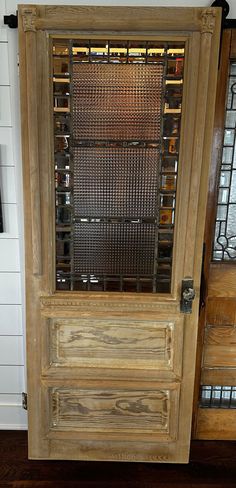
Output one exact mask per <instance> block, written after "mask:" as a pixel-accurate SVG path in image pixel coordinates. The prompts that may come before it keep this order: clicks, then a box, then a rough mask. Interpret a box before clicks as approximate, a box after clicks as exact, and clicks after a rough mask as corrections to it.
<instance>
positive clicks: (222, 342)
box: [204, 325, 236, 367]
mask: <svg viewBox="0 0 236 488" xmlns="http://www.w3.org/2000/svg"><path fill="white" fill-rule="evenodd" d="M204 366H205V367H222V366H224V367H232V366H236V326H226V325H225V326H222V327H220V326H214V327H207V330H206V336H205V354H204Z"/></svg>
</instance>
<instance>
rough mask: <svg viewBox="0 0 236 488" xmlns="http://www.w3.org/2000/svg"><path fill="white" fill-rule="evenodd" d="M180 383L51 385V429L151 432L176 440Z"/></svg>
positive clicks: (125, 432) (124, 432) (127, 432)
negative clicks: (143, 386) (149, 386)
mask: <svg viewBox="0 0 236 488" xmlns="http://www.w3.org/2000/svg"><path fill="white" fill-rule="evenodd" d="M178 390H179V388H178V385H174V386H173V385H170V386H166V385H165V386H163V387H162V388H161V387H159V389H153V390H148V389H145V390H141V389H138V390H135V389H131V388H129V389H128V390H127V389H124V388H118V387H117V389H115V388H114V389H113V388H112V389H111V388H104V389H97V388H89V389H75V388H60V387H59V388H52V389H50V390H49V396H50V404H51V419H50V420H51V425H52V427H51V429H52V430H65V429H66V430H72V431H77V432H81V433H82V432H85V433H92V432H93V433H100V434H103V433H104V429H105V435H106V438H108V437H109V434H118V435H119V434H123V438H124V434H125V436H126V435H127V436H128V435H131V436H132V434H151V435H152V437H153V436H155V438H159V437H163V436H164V437H165V439H166V440H171V439H172V440H173V439H174V438H175V436H176V430H177V424H178V421H177V419H178V415H177V413H178V412H177V405H178Z"/></svg>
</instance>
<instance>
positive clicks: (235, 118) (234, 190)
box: [213, 62, 236, 261]
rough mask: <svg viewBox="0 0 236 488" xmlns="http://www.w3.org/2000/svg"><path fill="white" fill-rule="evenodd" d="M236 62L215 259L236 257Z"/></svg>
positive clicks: (232, 69) (227, 120)
mask: <svg viewBox="0 0 236 488" xmlns="http://www.w3.org/2000/svg"><path fill="white" fill-rule="evenodd" d="M235 139H236V63H235V62H233V63H231V66H230V73H229V83H228V97H227V109H226V115H225V132H224V142H223V149H222V161H221V171H220V177H219V186H218V206H217V213H216V225H215V239H214V244H213V260H215V261H224V260H225V261H229V260H234V259H236V150H235V149H236V144H235Z"/></svg>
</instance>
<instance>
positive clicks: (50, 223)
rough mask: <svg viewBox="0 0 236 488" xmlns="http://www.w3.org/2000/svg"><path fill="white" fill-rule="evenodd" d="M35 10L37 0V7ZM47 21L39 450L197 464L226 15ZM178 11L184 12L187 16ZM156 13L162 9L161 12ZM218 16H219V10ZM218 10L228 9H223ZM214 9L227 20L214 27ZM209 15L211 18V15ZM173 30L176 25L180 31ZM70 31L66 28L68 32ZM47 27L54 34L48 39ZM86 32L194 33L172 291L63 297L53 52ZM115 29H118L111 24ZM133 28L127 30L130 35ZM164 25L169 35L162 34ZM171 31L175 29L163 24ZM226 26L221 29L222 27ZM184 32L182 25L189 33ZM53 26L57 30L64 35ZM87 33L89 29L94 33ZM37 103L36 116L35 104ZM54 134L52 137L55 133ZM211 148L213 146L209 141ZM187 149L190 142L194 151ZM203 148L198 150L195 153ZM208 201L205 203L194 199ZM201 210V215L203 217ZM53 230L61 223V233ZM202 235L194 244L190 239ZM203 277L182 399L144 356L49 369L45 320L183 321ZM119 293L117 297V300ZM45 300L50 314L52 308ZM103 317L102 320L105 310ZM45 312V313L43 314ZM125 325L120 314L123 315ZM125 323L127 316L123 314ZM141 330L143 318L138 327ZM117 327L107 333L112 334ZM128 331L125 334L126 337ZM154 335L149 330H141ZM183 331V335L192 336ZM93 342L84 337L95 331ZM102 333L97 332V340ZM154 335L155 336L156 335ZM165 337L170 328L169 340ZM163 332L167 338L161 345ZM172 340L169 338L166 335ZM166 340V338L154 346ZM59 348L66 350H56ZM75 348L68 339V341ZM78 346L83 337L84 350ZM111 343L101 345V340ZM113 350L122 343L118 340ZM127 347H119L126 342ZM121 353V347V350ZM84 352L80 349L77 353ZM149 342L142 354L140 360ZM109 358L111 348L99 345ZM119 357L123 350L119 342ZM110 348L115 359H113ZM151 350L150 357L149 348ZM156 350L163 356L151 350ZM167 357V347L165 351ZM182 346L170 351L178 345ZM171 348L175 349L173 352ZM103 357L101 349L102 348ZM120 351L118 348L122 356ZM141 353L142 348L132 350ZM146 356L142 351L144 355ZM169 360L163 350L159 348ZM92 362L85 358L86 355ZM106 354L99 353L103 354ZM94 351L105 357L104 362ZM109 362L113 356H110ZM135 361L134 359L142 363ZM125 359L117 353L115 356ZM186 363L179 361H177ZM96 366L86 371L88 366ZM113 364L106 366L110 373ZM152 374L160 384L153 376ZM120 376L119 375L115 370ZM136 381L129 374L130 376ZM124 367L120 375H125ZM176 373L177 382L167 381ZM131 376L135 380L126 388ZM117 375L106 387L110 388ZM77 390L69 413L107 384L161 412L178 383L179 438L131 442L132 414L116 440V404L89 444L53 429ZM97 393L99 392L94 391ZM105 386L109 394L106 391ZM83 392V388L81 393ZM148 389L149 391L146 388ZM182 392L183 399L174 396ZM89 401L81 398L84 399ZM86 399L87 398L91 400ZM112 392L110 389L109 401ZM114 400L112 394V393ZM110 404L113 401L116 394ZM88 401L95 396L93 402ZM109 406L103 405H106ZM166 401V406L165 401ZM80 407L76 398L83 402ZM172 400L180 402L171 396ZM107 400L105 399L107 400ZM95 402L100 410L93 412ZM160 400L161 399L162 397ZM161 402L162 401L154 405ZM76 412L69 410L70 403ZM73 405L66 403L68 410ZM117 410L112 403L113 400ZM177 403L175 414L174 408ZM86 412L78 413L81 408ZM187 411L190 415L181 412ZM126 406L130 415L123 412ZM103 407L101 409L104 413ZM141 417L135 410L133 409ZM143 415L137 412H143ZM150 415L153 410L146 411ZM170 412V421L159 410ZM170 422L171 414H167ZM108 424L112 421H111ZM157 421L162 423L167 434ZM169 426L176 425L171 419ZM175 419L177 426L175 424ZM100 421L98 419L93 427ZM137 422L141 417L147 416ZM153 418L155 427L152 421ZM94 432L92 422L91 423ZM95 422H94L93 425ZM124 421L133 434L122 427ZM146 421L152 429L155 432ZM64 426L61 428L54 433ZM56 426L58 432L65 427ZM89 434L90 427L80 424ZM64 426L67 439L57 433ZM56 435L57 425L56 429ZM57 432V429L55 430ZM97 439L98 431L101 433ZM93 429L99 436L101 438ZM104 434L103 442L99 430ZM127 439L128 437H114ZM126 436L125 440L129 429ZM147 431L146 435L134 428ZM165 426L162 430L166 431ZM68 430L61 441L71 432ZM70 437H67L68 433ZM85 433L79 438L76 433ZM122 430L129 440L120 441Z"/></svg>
mask: <svg viewBox="0 0 236 488" xmlns="http://www.w3.org/2000/svg"><path fill="white" fill-rule="evenodd" d="M27 8H28V7H27ZM35 8H36V14H37V15H36V18H35V17H34V22H33V28H35V29H36V34H32V33H30V35H31V34H32V35H36V36H37V42H36V53H37V56H36V59H37V73H38V78H37V86H36V91H37V97H36V98H37V100H39V103H38V106H37V109H38V122H39V125H38V126H37V127H36V128H35V127H34V128H33V130H35V133H37V137H38V149H39V165H40V168H39V182H38V183H39V185H38V188H37V190H38V194H40V191H42V190H41V189H43V198H41V217H42V221H41V228H40V232H41V237H42V263H43V274H42V276H40V277H38V276H37V277H36V276H33V274H32V270H33V252H32V239H31V221H32V220H33V219H34V214H35V215H36V216H37V212H36V213H35V210H36V209H35V208H34V207H33V206H30V208H27V209H26V241H27V251H26V258H27V259H26V275H27V324H28V325H27V329H28V332H27V349H28V386H29V439H30V447H29V454H30V457H33V458H35V459H40V458H43V457H44V458H50V459H58V458H65V459H69V458H70V457H71V458H72V459H78V458H81V459H103V460H105V459H109V460H131V461H150V462H162V461H163V462H187V460H188V455H189V439H190V429H191V412H192V390H193V380H194V357H195V345H196V330H197V317H198V296H199V283H200V259H201V249H202V234H203V221H204V215H205V193H206V178H207V171H208V160H209V151H210V144H211V124H212V112H213V110H209V106H208V102H209V101H210V107H211V108H212V107H213V104H214V95H215V81H216V67H217V61H216V58H217V49H218V37H219V29H220V15H219V13H217V12H216V10H211V11H209V13H206V11H205V9H187V10H186V16H185V12H184V10H185V9H184V10H183V9H180V10H178V9H170V10H169V9H161V10H160V11H159V9H152V8H151V9H149V8H147V9H146V8H145V9H137V8H135V9H131V10H130V8H129V7H128V8H122V9H118V10H116V9H113V8H109V9H108V10H107V9H106V8H100V7H99V8H96V7H91V8H90V7H68V8H67V7H63V9H60V7H56V6H54V7H53V6H47V7H45V6H41V5H40V6H36V7H35ZM177 10H178V13H177ZM154 11H155V15H154ZM213 13H214V14H213ZM215 14H216V16H214V15H215ZM212 17H214V21H215V30H214V25H213V24H214V22H213V24H211V20H212ZM208 20H209V22H208ZM19 25H20V39H21V57H22V61H23V62H22V64H21V85H22V100H23V103H22V111H23V115H22V120H24V121H25V122H26V124H27V127H28V113H29V111H30V106H31V104H32V103H33V101H32V100H31V101H29V99H28V87H27V89H26V88H25V86H27V85H26V81H27V72H29V70H30V66H29V64H28V60H27V57H26V56H25V52H26V50H27V49H26V35H28V34H29V32H26V33H24V32H23V25H22V7H20V8H19ZM170 27H171V28H172V31H171V32H168V28H170ZM62 28H63V29H64V32H63V33H62V32H61V30H60V29H62ZM47 29H49V30H50V34H49V35H48V32H47ZM74 29H77V32H76V35H78V29H80V30H83V29H88V31H89V32H91V33H93V34H94V35H99V34H100V35H104V32H102V29H105V30H106V38H109V35H108V34H107V29H109V30H110V34H111V36H114V35H115V36H116V37H117V38H119V39H121V38H122V36H123V38H124V36H125V38H127V35H128V37H129V36H131V37H132V36H136V37H139V36H141V37H140V38H142V39H145V36H146V38H148V39H150V38H151V37H152V36H153V39H156V38H157V37H158V39H159V40H160V39H162V40H167V39H168V40H169V41H171V40H173V41H174V42H176V41H177V39H179V40H184V42H186V68H185V82H186V90H185V93H184V114H183V131H182V138H183V141H182V143H181V144H182V145H181V165H180V166H181V169H180V175H179V178H178V192H179V194H178V196H177V207H176V215H177V220H176V224H177V227H176V228H177V231H176V233H175V251H174V265H173V287H172V294H170V295H168V296H164V295H161V294H159V295H157V296H155V295H146V296H144V294H137V295H136V294H127V295H126V296H125V294H122V293H121V294H108V293H104V294H100V293H99V294H96V293H94V294H93V293H88V294H86V293H78V294H76V293H68V294H67V293H59V294H57V293H55V264H54V263H55V261H54V242H55V240H54V238H55V235H54V232H55V231H54V203H53V202H54V191H53V175H52V164H51V161H52V154H53V151H52V117H51V114H50V107H51V102H50V100H51V98H50V96H51V90H52V88H51V87H49V86H48V80H49V79H50V55H49V48H50V42H51V37H50V36H53V35H54V36H57V35H59V36H60V35H64V36H66V35H71V31H72V30H74ZM112 29H113V31H112V32H111V30H112ZM124 29H125V30H126V33H124ZM158 29H159V31H158ZM163 29H164V30H163ZM213 30H214V32H213ZM177 31H178V32H177ZM52 32H53V34H52ZM83 35H85V31H83ZM25 107H27V112H26V111H25ZM28 138H29V131H28V129H27V130H26V129H25V127H23V146H24V148H23V153H24V176H25V177H24V181H25V202H26V204H27V201H28V200H29V199H30V198H31V196H30V187H31V178H30V177H31V176H33V175H32V174H31V172H30V158H29V140H28ZM50 138H51V140H50ZM32 144H33V146H34V148H33V149H34V151H36V150H37V147H36V139H34V141H33V142H32ZM203 145H204V148H203V147H202V146H203ZM185 148H186V149H185ZM192 156H193V157H192ZM194 199H196V202H195V201H194ZM192 214H194V218H193V220H192V219H191V217H192ZM52 229H53V230H52ZM190 241H191V245H189V242H190ZM189 273H191V275H192V277H193V279H194V281H195V283H196V299H195V302H194V306H193V313H192V315H191V316H188V317H186V318H184V321H183V325H184V336H183V344H184V347H183V355H182V357H181V358H180V356H181V354H180V356H179V357H178V354H179V352H178V353H177V354H176V356H175V357H176V358H178V368H179V371H180V370H181V369H182V367H183V378H182V381H181V385H180V388H181V395H180V400H179V398H178V395H177V394H176V395H174V391H177V390H178V388H179V384H178V383H177V386H176V385H175V386H173V385H174V382H173V378H170V377H169V378H168V379H167V378H166V375H165V373H166V372H165V371H164V370H161V369H160V368H159V367H156V369H154V368H153V369H152V370H151V369H150V370H148V369H144V368H140V364H141V363H139V361H140V362H141V361H144V359H142V358H140V357H139V358H133V362H136V365H135V368H136V369H129V368H128V367H126V368H121V367H120V368H118V367H115V368H112V367H111V368H108V367H103V368H100V369H99V368H95V367H94V366H93V367H87V368H84V367H83V368H82V367H81V368H80V369H77V371H76V368H74V367H72V368H68V367H65V366H63V367H62V368H57V367H56V366H55V367H54V368H51V367H49V368H48V370H47V371H46V370H45V369H44V367H45V364H47V361H48V355H49V353H50V350H52V345H51V344H50V335H49V336H47V335H46V333H45V334H44V332H42V331H43V330H45V321H46V320H48V319H54V320H58V319H60V318H65V319H66V320H68V321H69V320H70V319H71V318H72V319H78V318H79V319H82V318H83V319H91V318H93V319H96V320H103V319H104V317H105V318H106V319H107V320H112V321H114V320H115V321H117V320H118V321H119V320H126V321H130V323H131V324H133V322H134V321H136V320H140V321H145V322H147V323H148V322H149V321H153V320H154V321H157V322H158V321H162V320H163V321H165V322H168V323H175V321H176V320H177V319H180V317H181V318H182V316H180V310H179V298H180V296H179V295H180V285H181V280H182V278H183V276H184V275H185V274H189ZM115 295H116V296H115ZM40 308H41V310H40ZM94 314H95V315H96V317H95V316H94ZM42 318H43V319H42ZM114 323H115V322H114ZM118 323H119V322H118ZM131 327H132V325H131ZM104 332H105V328H104V331H103V336H104ZM63 334H64V335H63V344H65V339H67V340H68V339H69V340H70V336H69V337H68V335H67V334H65V332H63ZM117 334H118V336H119V331H118V330H116V332H115V334H114V333H113V335H115V336H116V337H117ZM142 334H144V333H143V329H142V326H140V335H142ZM181 337H182V335H181V334H180V338H181ZM83 340H84V339H83ZM89 340H90V341H91V336H90V338H89ZM142 340H143V341H144V342H145V338H144V335H143V336H142ZM158 340H159V336H158ZM158 340H157V342H158ZM162 340H163V339H162ZM178 341H179V339H177V342H176V344H175V345H174V354H175V349H176V350H177V349H178V350H179V347H180V351H181V350H182V349H181V348H182V343H181V340H180V341H179V342H178ZM70 346H71V344H67V345H66V349H67V354H68V350H70V353H69V356H70V357H71V354H73V351H71V349H70ZM154 346H155V348H157V347H158V346H157V344H156V343H155V344H154ZM53 347H54V346H53ZM63 347H64V348H65V346H63ZM76 347H77V348H78V345H77V346H76ZM98 347H100V346H98ZM112 347H113V346H112V345H110V348H112ZM117 349H119V347H118V348H117ZM112 351H113V349H112ZM77 352H78V351H77ZM138 352H139V349H138V350H137V351H136V354H137V356H138ZM99 354H100V352H99ZM109 354H110V356H111V349H110V353H109ZM109 354H108V356H109ZM142 354H144V353H143V352H142ZM142 354H141V355H142ZM151 354H154V353H153V352H151ZM162 354H163V353H162ZM168 354H170V353H168ZM168 354H167V355H168ZM95 355H96V354H95ZM114 355H115V356H116V355H117V351H116V352H115V353H114ZM130 355H131V354H130ZM139 355H140V354H139ZM156 356H157V360H158V356H159V357H160V353H159V352H156ZM84 359H85V358H84ZM94 359H96V358H94ZM94 359H93V360H94ZM108 360H109V357H108ZM131 360H132V358H129V359H128V361H131ZM113 361H114V363H115V361H116V357H113ZM174 362H175V359H174V360H173V364H174ZM85 370H86V374H85ZM102 371H106V375H105V379H104V378H103V376H102ZM149 371H150V381H148V375H149ZM108 372H109V375H108ZM123 372H125V373H124V374H125V375H126V376H125V380H124V376H123V377H122V375H123ZM119 374H120V378H119ZM154 374H156V378H157V377H158V376H159V377H158V381H159V383H160V384H159V386H157V385H156V384H155V381H154ZM166 380H167V381H166ZM124 382H125V386H124ZM105 383H106V384H105ZM48 388H52V389H55V390H53V391H56V390H58V391H59V390H60V389H61V390H63V389H64V390H67V391H69V390H70V395H69V396H68V398H67V400H66V401H64V403H63V402H62V403H61V405H63V408H65V414H66V412H67V411H68V412H69V413H70V412H71V411H70V408H72V407H71V404H70V399H72V400H73V391H74V390H75V391H76V392H78V395H81V394H82V393H83V392H86V394H84V397H83V401H84V402H85V407H86V408H89V411H93V412H94V411H95V412H97V411H99V408H101V407H102V409H103V405H104V404H101V399H99V400H98V398H97V397H95V398H94V397H93V396H91V395H89V393H88V391H91V390H92V391H93V392H94V391H97V392H100V393H101V392H104V391H105V392H106V393H107V395H108V397H109V395H110V397H109V398H110V399H112V401H113V404H114V401H115V397H112V395H113V394H114V392H118V393H117V394H118V396H119V398H120V396H121V397H122V398H123V395H124V392H125V395H126V396H125V398H126V401H127V399H128V398H130V396H131V397H132V394H133V393H134V392H136V394H137V397H135V401H134V402H133V403H134V405H135V408H138V407H137V405H139V404H140V394H142V393H143V392H145V394H146V401H147V404H148V415H147V417H148V416H149V414H150V416H152V414H151V411H152V400H151V399H152V395H153V398H154V404H156V405H157V404H158V401H159V400H158V398H157V396H155V395H156V392H158V391H159V392H160V391H169V390H171V393H170V401H169V407H168V408H169V412H170V413H169V415H170V417H169V419H170V420H169V422H170V424H169V425H170V427H169V432H170V433H171V434H166V433H165V434H163V436H167V435H171V436H173V437H172V439H175V441H174V442H169V441H168V439H167V438H166V437H163V438H162V439H161V438H160V439H159V440H158V442H156V441H155V439H154V437H152V435H151V433H150V432H151V428H150V431H149V428H147V426H146V420H145V423H144V424H145V425H144V426H142V427H140V429H143V432H138V433H134V434H132V435H133V439H135V440H134V441H133V442H131V441H130V439H129V436H130V433H129V432H128V433H125V434H124V430H125V429H127V424H128V421H127V422H125V423H124V424H123V427H122V421H121V420H122V417H124V415H123V416H122V415H120V416H119V415H118V416H117V415H114V416H113V417H112V413H111V414H110V416H111V417H112V419H113V418H114V422H115V420H117V417H118V418H119V422H118V430H119V432H113V433H111V434H110V435H112V436H113V437H112V439H111V440H109V441H107V440H106V436H107V432H106V429H105V420H104V419H105V418H106V415H105V414H104V409H103V410H102V415H103V417H102V415H101V418H103V420H101V418H100V416H99V415H98V416H97V417H96V418H97V423H96V428H97V429H98V430H100V431H101V429H102V427H103V431H104V432H93V433H91V432H90V433H89V432H88V431H87V432H85V433H83V436H84V437H86V435H87V438H86V439H85V438H83V439H82V440H80V439H78V432H77V431H76V428H75V429H74V430H73V429H71V430H70V431H68V429H67V428H66V427H64V429H65V430H66V429H67V436H68V437H65V432H64V431H63V432H60V431H57V432H56V429H55V438H51V437H50V436H48V428H49V425H50V422H51V419H52V415H51V414H50V412H52V411H51V410H50V405H51V404H52V403H50V401H49V398H48V394H47V389H48ZM90 389H91V390H90ZM104 389H105V390H104ZM81 392H82V393H81ZM144 396H145V395H144ZM174 396H175V397H176V399H175V400H172V398H174ZM79 398H80V397H79ZM81 398H82V397H81ZM106 398H107V397H106ZM106 398H105V399H106ZM104 401H105V400H104ZM86 402H87V403H86ZM97 402H98V403H97ZM155 402H156V403H155ZM72 403H73V401H72ZM167 403H168V402H167ZM98 404H99V405H100V407H99V408H98ZM93 405H95V407H96V408H95V409H94V410H93ZM144 405H145V408H146V404H145V403H144V404H143V400H142V402H141V407H142V408H144ZM158 405H159V404H158ZM154 407H155V405H154ZM66 409H67V410H66ZM62 410H63V409H62ZM105 411H106V408H105ZM164 411H165V410H164ZM73 412H74V411H73ZM178 412H179V413H178ZM119 414H120V412H119ZM94 415H95V414H94ZM158 415H159V407H158V408H157V410H155V408H154V417H155V416H156V417H157V416H158ZM133 416H135V415H134V413H133ZM133 416H132V418H133ZM139 418H140V420H137V422H138V421H140V422H141V421H142V418H141V417H140V416H139ZM158 418H159V417H158ZM163 418H164V417H163ZM100 420H101V424H100ZM155 421H156V418H155V419H154V421H152V422H151V423H150V425H151V424H152V429H153V430H154V432H155V428H156V425H158V424H156V423H155ZM163 422H164V421H163ZM167 423H168V422H167ZM87 425H88V424H87ZM135 425H136V420H135ZM148 425H149V424H148ZM88 429H89V427H88ZM88 429H87V430H88ZM122 429H123V430H122ZM145 429H146V430H145ZM51 430H52V431H53V429H51ZM53 432H54V431H53ZM79 433H80V434H81V432H79ZM56 434H57V437H56ZM50 435H51V433H50ZM53 435H54V434H53ZM89 435H90V437H89ZM92 435H93V437H92ZM98 435H99V436H100V439H101V437H102V436H103V438H102V440H99V439H98V437H97V436H98ZM115 435H116V436H117V437H116V439H115V437H114V436H115ZM122 435H123V437H122ZM135 435H136V436H139V437H138V438H135V437H134V436H135ZM160 435H161V434H159V433H156V436H160ZM60 436H61V437H60ZM63 436H64V437H63ZM76 436H77V438H75V437H76ZM118 438H119V440H117V439H118Z"/></svg>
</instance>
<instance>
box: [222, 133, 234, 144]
mask: <svg viewBox="0 0 236 488" xmlns="http://www.w3.org/2000/svg"><path fill="white" fill-rule="evenodd" d="M234 134H235V131H234V130H233V129H231V130H230V129H226V130H225V136H224V145H225V146H232V145H233V143H234Z"/></svg>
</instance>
